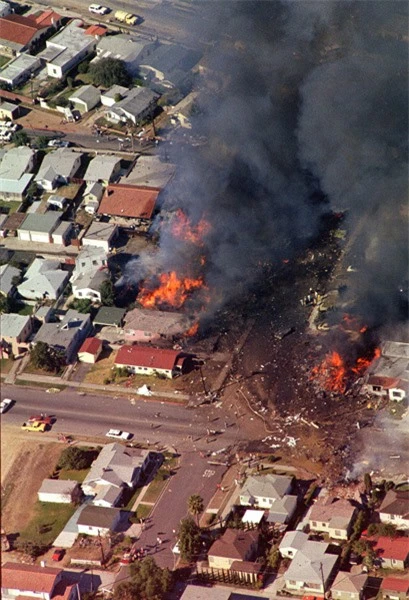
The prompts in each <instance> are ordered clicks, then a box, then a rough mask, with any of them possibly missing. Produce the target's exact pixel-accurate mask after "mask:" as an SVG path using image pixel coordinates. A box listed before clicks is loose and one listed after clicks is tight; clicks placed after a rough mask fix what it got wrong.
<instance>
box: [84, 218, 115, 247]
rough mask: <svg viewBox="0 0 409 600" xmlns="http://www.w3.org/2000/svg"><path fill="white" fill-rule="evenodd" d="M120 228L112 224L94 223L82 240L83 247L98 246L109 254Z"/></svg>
mask: <svg viewBox="0 0 409 600" xmlns="http://www.w3.org/2000/svg"><path fill="white" fill-rule="evenodd" d="M118 231H119V230H118V226H117V225H114V224H111V223H102V222H100V221H94V222H93V223H91V225H90V226H89V228H88V230H87V232H86V233H85V235H84V236H83V238H82V245H83V246H98V247H99V248H103V249H104V250H105V252H109V250H110V248H111V246H112V243H113V241H114V240H115V238H116V237H117V235H118Z"/></svg>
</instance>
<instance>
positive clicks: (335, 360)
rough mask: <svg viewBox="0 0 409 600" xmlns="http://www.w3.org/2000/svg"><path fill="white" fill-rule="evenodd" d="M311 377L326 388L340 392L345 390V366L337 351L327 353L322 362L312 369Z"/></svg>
mask: <svg viewBox="0 0 409 600" xmlns="http://www.w3.org/2000/svg"><path fill="white" fill-rule="evenodd" d="M311 377H312V378H313V379H316V380H317V381H318V383H319V384H320V386H321V387H322V388H324V389H326V390H329V391H333V392H339V393H341V394H342V393H343V392H345V389H346V382H345V378H346V368H345V365H344V361H343V360H342V357H341V356H340V354H338V352H331V353H330V354H327V355H326V357H325V358H324V360H323V361H322V363H321V364H320V365H318V366H317V367H314V368H313V369H312V371H311Z"/></svg>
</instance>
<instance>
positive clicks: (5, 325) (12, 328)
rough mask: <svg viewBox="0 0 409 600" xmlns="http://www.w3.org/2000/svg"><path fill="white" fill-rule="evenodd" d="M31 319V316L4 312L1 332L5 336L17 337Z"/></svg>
mask: <svg viewBox="0 0 409 600" xmlns="http://www.w3.org/2000/svg"><path fill="white" fill-rule="evenodd" d="M29 321H30V317H29V316H24V315H17V314H15V313H9V314H4V313H3V314H1V315H0V334H1V336H2V337H5V338H14V337H17V336H19V335H20V333H21V332H22V330H23V329H24V327H25V326H26V325H27V323H28V322H29Z"/></svg>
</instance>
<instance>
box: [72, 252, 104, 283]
mask: <svg viewBox="0 0 409 600" xmlns="http://www.w3.org/2000/svg"><path fill="white" fill-rule="evenodd" d="M107 265H108V259H107V253H106V252H105V250H104V249H103V248H99V247H98V246H84V247H83V248H81V250H80V251H79V253H78V255H77V257H76V259H75V269H74V271H73V275H74V276H76V275H79V274H80V273H84V272H85V271H90V270H92V271H95V270H97V269H101V268H102V267H106V266H107Z"/></svg>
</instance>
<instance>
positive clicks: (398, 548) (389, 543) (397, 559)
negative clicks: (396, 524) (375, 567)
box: [374, 537, 409, 569]
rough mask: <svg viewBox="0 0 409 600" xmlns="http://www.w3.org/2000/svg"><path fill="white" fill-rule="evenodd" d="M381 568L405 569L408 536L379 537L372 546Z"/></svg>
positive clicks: (407, 559)
mask: <svg viewBox="0 0 409 600" xmlns="http://www.w3.org/2000/svg"><path fill="white" fill-rule="evenodd" d="M374 550H375V552H376V556H377V557H378V559H379V560H380V563H381V567H382V569H405V568H406V567H407V566H408V565H409V538H407V537H397V538H388V537H380V538H379V539H378V540H377V542H376V545H375V546H374Z"/></svg>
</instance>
